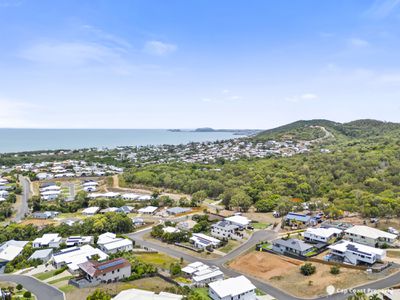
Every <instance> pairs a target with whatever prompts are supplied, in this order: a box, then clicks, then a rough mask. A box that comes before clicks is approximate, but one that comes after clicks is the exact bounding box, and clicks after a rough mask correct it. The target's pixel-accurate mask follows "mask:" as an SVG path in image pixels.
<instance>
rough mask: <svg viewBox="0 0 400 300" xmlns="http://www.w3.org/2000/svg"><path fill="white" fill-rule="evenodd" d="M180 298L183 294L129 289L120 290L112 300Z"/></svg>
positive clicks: (173, 299)
mask: <svg viewBox="0 0 400 300" xmlns="http://www.w3.org/2000/svg"><path fill="white" fill-rule="evenodd" d="M132 299H136V300H182V299H183V296H181V295H175V294H171V293H167V292H161V293H159V294H156V293H155V292H151V291H145V290H139V289H129V290H124V291H122V292H120V293H119V294H118V295H117V296H115V297H114V298H113V300H132Z"/></svg>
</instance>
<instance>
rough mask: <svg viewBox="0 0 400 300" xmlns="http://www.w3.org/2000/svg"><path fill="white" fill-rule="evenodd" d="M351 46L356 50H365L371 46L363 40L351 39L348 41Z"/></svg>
mask: <svg viewBox="0 0 400 300" xmlns="http://www.w3.org/2000/svg"><path fill="white" fill-rule="evenodd" d="M348 43H349V45H350V46H352V47H355V48H364V47H368V46H369V42H368V41H366V40H364V39H361V38H351V39H349V40H348Z"/></svg>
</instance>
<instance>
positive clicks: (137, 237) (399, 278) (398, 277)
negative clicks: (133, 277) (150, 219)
mask: <svg viewBox="0 0 400 300" xmlns="http://www.w3.org/2000/svg"><path fill="white" fill-rule="evenodd" d="M150 231H151V228H149V229H146V230H143V231H139V232H136V233H131V234H129V235H128V236H129V237H130V238H131V239H132V240H134V241H135V243H136V244H138V245H141V246H143V247H147V248H151V249H154V250H157V251H159V252H163V253H166V254H168V255H170V256H173V257H176V258H181V257H182V258H183V259H184V260H186V261H188V262H195V261H201V262H203V263H206V264H211V265H216V266H218V267H219V268H220V269H221V271H223V272H224V273H225V274H226V275H228V276H229V277H236V276H239V275H246V274H241V273H239V272H237V271H235V270H232V269H230V268H227V267H226V263H227V262H229V261H230V260H232V259H234V258H235V257H238V256H239V255H240V254H242V253H244V252H246V251H247V250H249V249H251V248H252V247H254V246H255V245H256V244H257V243H259V242H260V241H267V240H273V239H274V238H276V236H277V233H276V232H274V231H272V230H260V231H256V232H255V233H254V234H253V236H252V237H251V238H250V239H249V240H248V241H247V242H246V243H245V244H243V245H241V246H240V247H239V248H237V249H235V250H234V251H232V252H230V253H229V254H227V255H225V256H223V257H220V258H216V259H203V258H198V257H195V256H192V255H190V254H188V253H186V252H181V251H179V250H177V249H175V248H174V249H172V248H169V247H168V246H167V245H165V246H164V245H161V244H158V243H153V242H150V241H148V240H144V239H143V237H144V235H145V234H147V233H149V232H150ZM246 276H247V277H248V278H250V279H251V281H252V283H253V284H254V285H255V286H256V287H257V288H259V289H260V290H262V291H264V292H266V293H268V294H269V295H271V296H273V297H275V298H276V299H278V300H303V299H301V298H297V297H294V296H292V295H289V294H287V293H285V292H284V291H282V290H280V289H277V288H276V287H274V286H272V285H270V284H268V283H266V282H263V281H260V280H258V279H257V278H254V277H251V276H249V275H246ZM397 284H400V273H396V274H394V275H392V276H390V277H388V278H385V279H382V280H380V281H377V282H372V283H368V284H366V285H363V286H360V287H358V288H357V289H372V290H374V289H383V288H387V287H391V286H394V285H397ZM348 296H349V294H345V293H338V294H334V295H331V296H325V297H320V298H315V300H345V299H347V297H348Z"/></svg>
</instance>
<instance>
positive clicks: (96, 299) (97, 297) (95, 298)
mask: <svg viewBox="0 0 400 300" xmlns="http://www.w3.org/2000/svg"><path fill="white" fill-rule="evenodd" d="M86 300H111V295H110V294H109V293H107V292H104V291H101V290H95V291H94V292H93V294H91V295H89V296H87V298H86Z"/></svg>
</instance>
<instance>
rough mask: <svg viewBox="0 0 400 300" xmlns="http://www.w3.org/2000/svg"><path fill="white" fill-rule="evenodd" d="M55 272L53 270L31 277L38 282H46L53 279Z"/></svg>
mask: <svg viewBox="0 0 400 300" xmlns="http://www.w3.org/2000/svg"><path fill="white" fill-rule="evenodd" d="M57 271H58V270H53V271H49V272H44V273H39V274H36V275H33V277H36V278H37V279H39V280H46V279H49V278H51V277H53V276H54V274H55V273H56V272H57Z"/></svg>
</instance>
